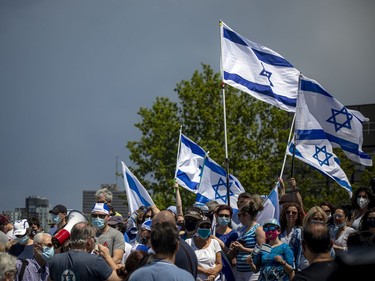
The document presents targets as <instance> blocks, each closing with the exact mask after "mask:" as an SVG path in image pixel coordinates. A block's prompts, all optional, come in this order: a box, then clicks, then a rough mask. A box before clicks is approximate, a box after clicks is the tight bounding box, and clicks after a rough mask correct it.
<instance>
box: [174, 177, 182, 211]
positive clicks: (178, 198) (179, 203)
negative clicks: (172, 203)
mask: <svg viewBox="0 0 375 281" xmlns="http://www.w3.org/2000/svg"><path fill="white" fill-rule="evenodd" d="M173 188H174V189H175V191H176V208H177V216H183V215H184V212H183V211H182V200H181V195H180V189H179V188H178V183H177V181H176V182H175V183H174V185H173Z"/></svg>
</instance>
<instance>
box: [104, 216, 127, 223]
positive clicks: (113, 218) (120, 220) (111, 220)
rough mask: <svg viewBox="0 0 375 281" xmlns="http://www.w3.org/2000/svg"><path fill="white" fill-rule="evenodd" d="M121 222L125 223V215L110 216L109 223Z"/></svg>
mask: <svg viewBox="0 0 375 281" xmlns="http://www.w3.org/2000/svg"><path fill="white" fill-rule="evenodd" d="M119 223H122V224H123V223H124V219H123V217H120V216H112V217H110V218H109V220H108V224H109V225H116V224H119Z"/></svg>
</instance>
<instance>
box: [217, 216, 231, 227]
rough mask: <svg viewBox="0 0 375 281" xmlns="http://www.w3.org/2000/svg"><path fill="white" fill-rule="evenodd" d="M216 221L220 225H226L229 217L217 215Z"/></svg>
mask: <svg viewBox="0 0 375 281" xmlns="http://www.w3.org/2000/svg"><path fill="white" fill-rule="evenodd" d="M217 222H218V223H219V224H220V225H222V226H227V225H228V224H229V222H230V218H224V217H223V218H221V217H218V218H217Z"/></svg>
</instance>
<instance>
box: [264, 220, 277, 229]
mask: <svg viewBox="0 0 375 281" xmlns="http://www.w3.org/2000/svg"><path fill="white" fill-rule="evenodd" d="M268 224H271V225H276V226H277V227H278V228H280V223H279V221H278V220H277V219H268V220H266V221H265V222H264V224H263V226H266V225H268Z"/></svg>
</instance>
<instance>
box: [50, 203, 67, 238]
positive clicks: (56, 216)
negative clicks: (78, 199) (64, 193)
mask: <svg viewBox="0 0 375 281" xmlns="http://www.w3.org/2000/svg"><path fill="white" fill-rule="evenodd" d="M49 213H50V214H51V219H52V222H53V223H54V224H55V226H56V228H51V229H50V230H49V231H48V233H49V234H51V235H52V236H53V235H55V234H56V233H58V232H59V231H60V230H61V229H63V228H64V226H65V225H66V224H67V223H68V210H67V209H66V207H65V206H64V205H60V204H59V205H56V206H55V207H53V208H52V210H50V211H49Z"/></svg>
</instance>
